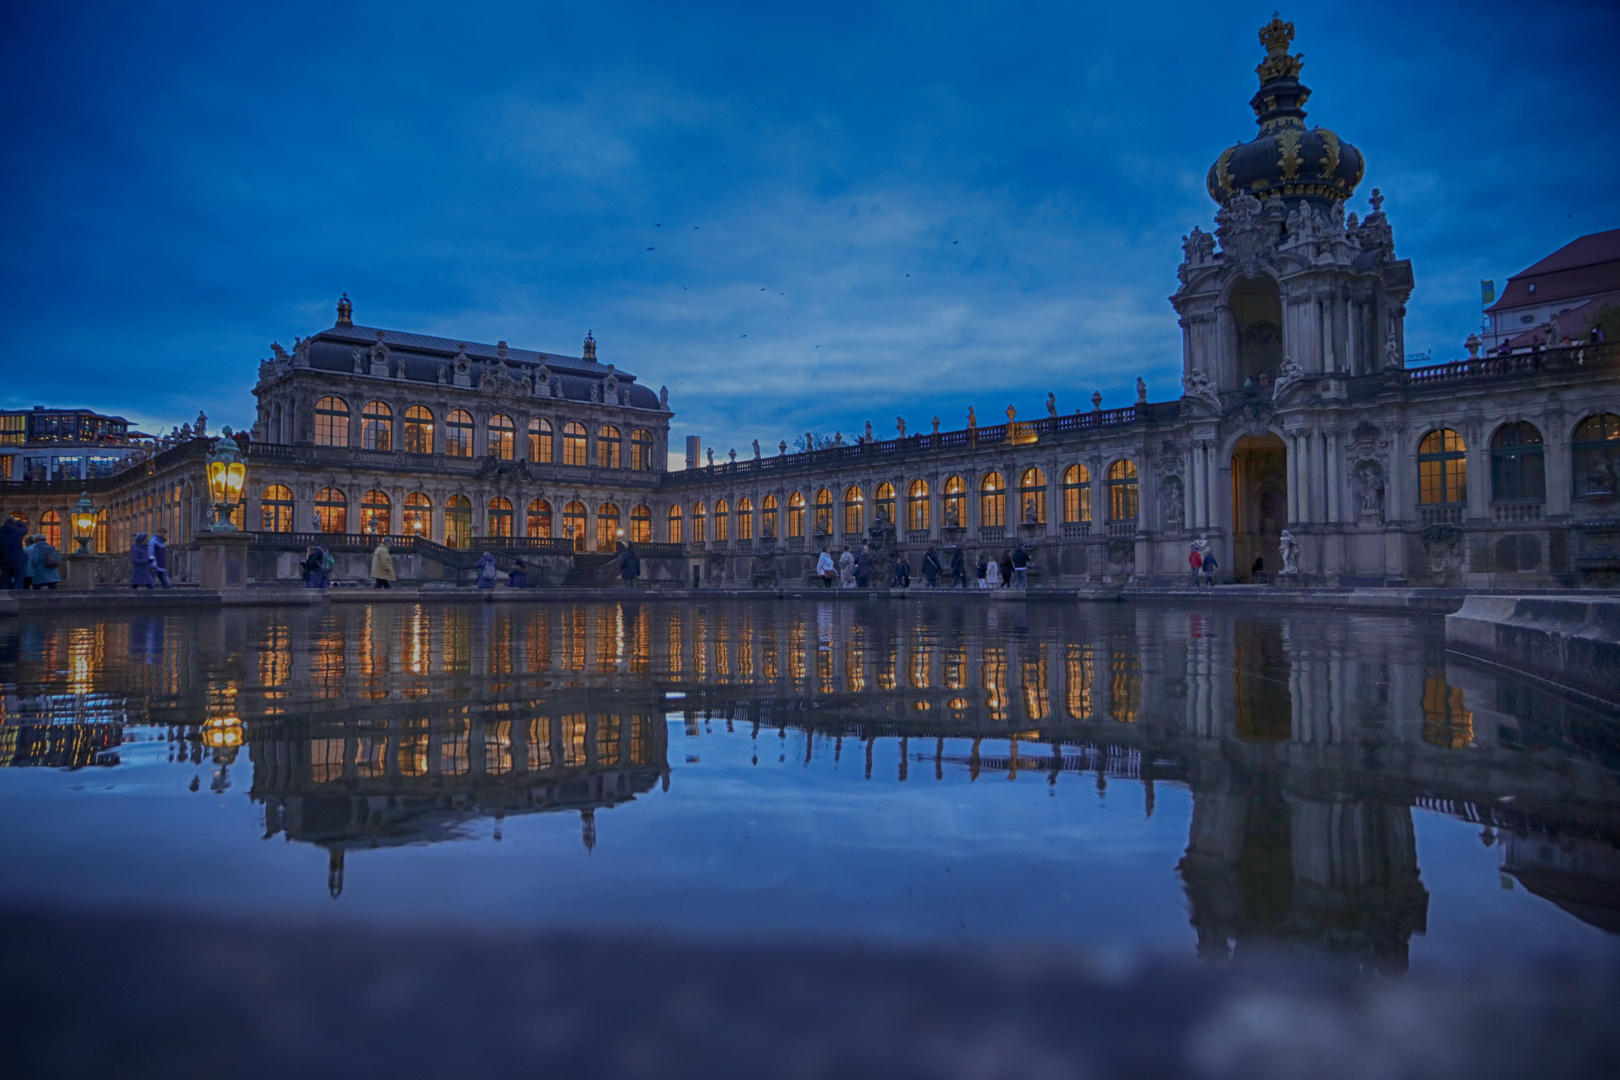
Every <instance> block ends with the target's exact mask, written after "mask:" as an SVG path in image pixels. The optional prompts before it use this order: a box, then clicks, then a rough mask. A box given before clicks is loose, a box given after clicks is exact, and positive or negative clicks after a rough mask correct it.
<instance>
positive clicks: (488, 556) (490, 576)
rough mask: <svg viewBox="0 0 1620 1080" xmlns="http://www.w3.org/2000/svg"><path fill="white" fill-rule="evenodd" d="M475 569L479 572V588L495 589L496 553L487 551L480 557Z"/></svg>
mask: <svg viewBox="0 0 1620 1080" xmlns="http://www.w3.org/2000/svg"><path fill="white" fill-rule="evenodd" d="M474 569H476V570H477V571H478V587H479V588H480V589H493V588H494V587H495V574H496V571H495V553H494V552H493V551H486V552H484V553H483V554H482V555H480V556H478V562H477V564H476V565H475V567H474Z"/></svg>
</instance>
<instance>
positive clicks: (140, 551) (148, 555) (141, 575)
mask: <svg viewBox="0 0 1620 1080" xmlns="http://www.w3.org/2000/svg"><path fill="white" fill-rule="evenodd" d="M150 539H151V537H149V536H147V535H146V534H145V533H136V534H135V539H134V541H132V542H131V543H130V545H129V587H130V588H132V589H150V588H152V545H151V544H150V543H148V541H149V540H150Z"/></svg>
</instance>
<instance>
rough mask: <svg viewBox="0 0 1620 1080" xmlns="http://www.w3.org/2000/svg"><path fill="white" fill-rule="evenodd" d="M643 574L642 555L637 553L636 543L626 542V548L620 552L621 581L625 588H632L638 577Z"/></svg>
mask: <svg viewBox="0 0 1620 1080" xmlns="http://www.w3.org/2000/svg"><path fill="white" fill-rule="evenodd" d="M640 576H641V556H640V555H637V554H636V545H634V544H626V545H625V546H624V550H623V551H621V552H619V581H620V582H622V583H623V584H624V587H625V588H627V589H628V588H632V587H633V586H634V585H635V583H636V578H638V577H640Z"/></svg>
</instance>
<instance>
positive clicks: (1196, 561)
mask: <svg viewBox="0 0 1620 1080" xmlns="http://www.w3.org/2000/svg"><path fill="white" fill-rule="evenodd" d="M1187 565H1188V566H1190V567H1191V568H1192V583H1193V588H1195V589H1196V588H1197V587H1198V574H1199V571H1201V570H1202V569H1203V568H1204V557H1203V556H1202V555H1200V554H1199V553H1198V545H1197V544H1196V543H1195V544H1193V546H1192V550H1191V551H1189V552H1187Z"/></svg>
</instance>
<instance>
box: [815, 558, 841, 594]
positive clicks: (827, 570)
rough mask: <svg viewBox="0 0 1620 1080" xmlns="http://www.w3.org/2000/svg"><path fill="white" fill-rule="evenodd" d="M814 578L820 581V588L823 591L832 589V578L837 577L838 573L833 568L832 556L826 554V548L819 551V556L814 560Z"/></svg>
mask: <svg viewBox="0 0 1620 1080" xmlns="http://www.w3.org/2000/svg"><path fill="white" fill-rule="evenodd" d="M816 576H817V577H819V578H820V579H821V587H822V588H824V589H830V588H832V583H833V578H835V577H837V576H838V571H837V570H836V569H835V568H834V567H833V561H832V556H831V555H829V554H827V549H826V548H822V549H821V556H820V557H819V558H817V559H816Z"/></svg>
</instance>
